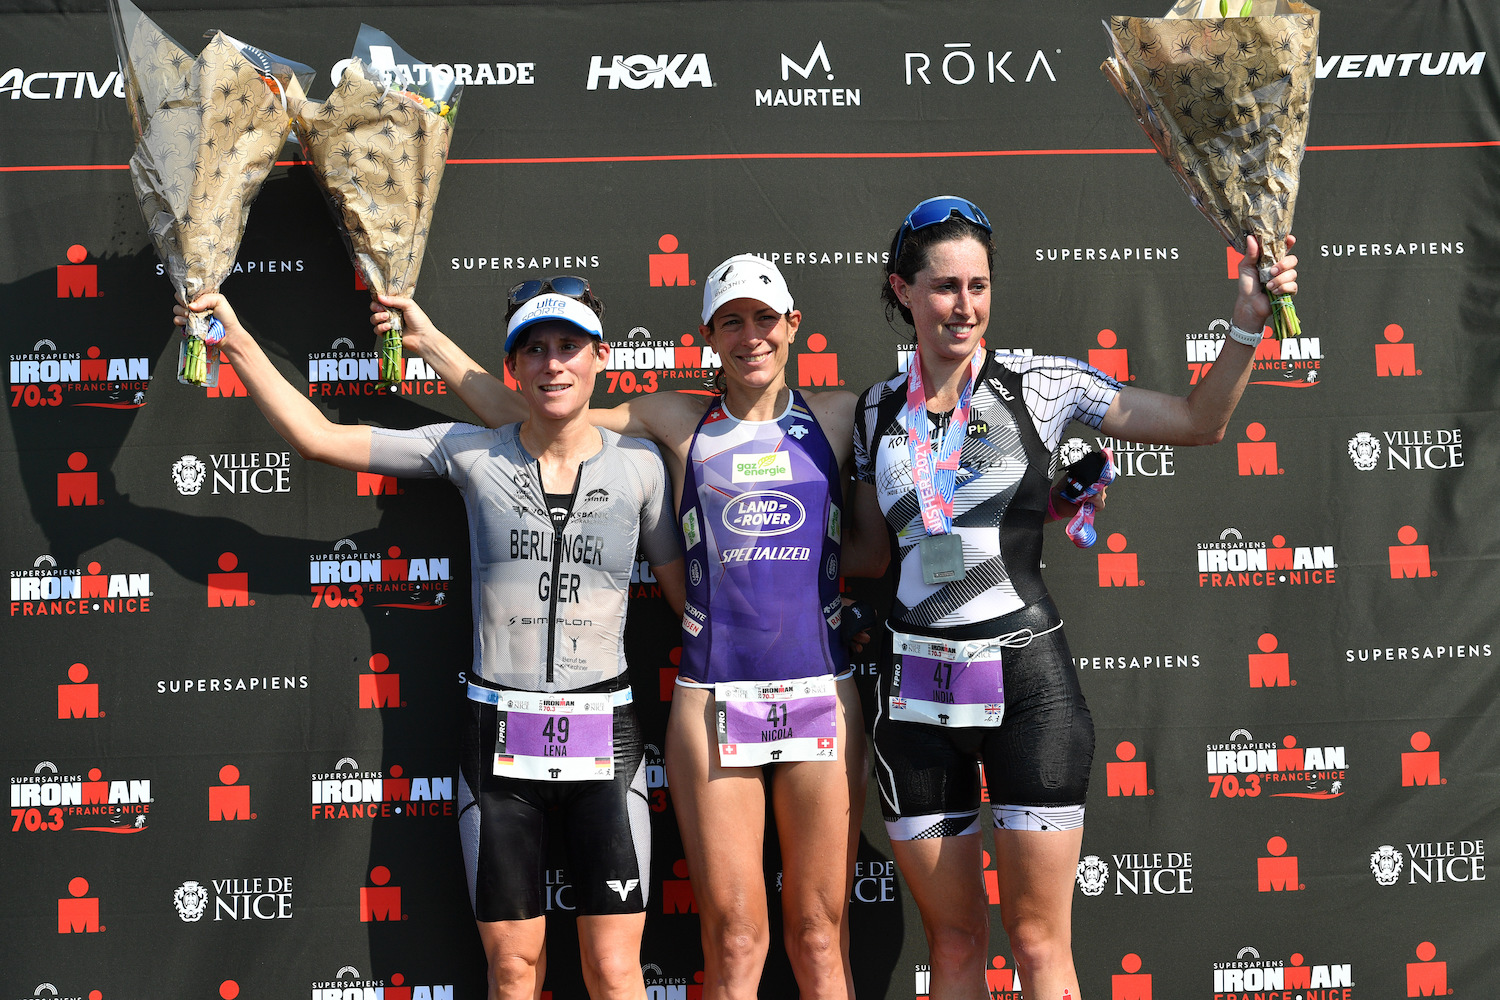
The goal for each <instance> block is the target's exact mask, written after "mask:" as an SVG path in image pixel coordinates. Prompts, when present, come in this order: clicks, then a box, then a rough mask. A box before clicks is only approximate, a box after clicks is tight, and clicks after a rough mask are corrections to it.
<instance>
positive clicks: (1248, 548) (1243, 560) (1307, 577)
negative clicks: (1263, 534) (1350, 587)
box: [1198, 528, 1338, 587]
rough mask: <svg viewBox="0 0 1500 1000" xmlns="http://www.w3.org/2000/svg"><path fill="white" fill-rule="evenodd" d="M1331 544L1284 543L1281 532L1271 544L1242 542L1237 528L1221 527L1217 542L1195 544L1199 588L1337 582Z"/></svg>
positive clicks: (1305, 584)
mask: <svg viewBox="0 0 1500 1000" xmlns="http://www.w3.org/2000/svg"><path fill="white" fill-rule="evenodd" d="M1337 570H1338V562H1337V560H1336V559H1335V558H1334V551H1333V546H1332V545H1298V546H1292V545H1288V544H1287V542H1286V538H1285V536H1283V535H1273V536H1272V537H1271V544H1270V545H1267V544H1266V543H1265V542H1250V541H1246V540H1245V537H1244V535H1243V534H1241V533H1240V530H1239V529H1238V528H1225V529H1224V530H1223V531H1221V532H1220V533H1219V540H1218V541H1217V542H1199V543H1198V586H1199V587H1275V586H1294V587H1296V586H1307V585H1319V586H1321V585H1328V584H1333V583H1336V582H1337V579H1336V573H1337Z"/></svg>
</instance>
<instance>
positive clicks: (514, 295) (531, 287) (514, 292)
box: [506, 274, 593, 308]
mask: <svg viewBox="0 0 1500 1000" xmlns="http://www.w3.org/2000/svg"><path fill="white" fill-rule="evenodd" d="M543 292H556V293H557V294H559V295H566V296H567V297H568V298H570V299H578V300H579V301H580V302H586V301H588V300H589V299H590V298H592V297H593V295H592V293H591V292H590V291H589V283H588V280H587V279H585V278H580V277H578V276H576V275H572V274H559V275H556V276H555V277H551V278H540V279H535V278H534V279H532V280H531V281H523V282H521V283H520V284H519V285H516V286H515V287H514V288H512V289H511V290H510V294H509V295H507V296H506V301H507V302H508V303H509V304H510V305H511V307H512V308H514V307H516V306H519V305H521V304H522V303H523V302H528V301H530V300H531V299H534V298H536V297H537V296H538V295H541V294H542V293H543Z"/></svg>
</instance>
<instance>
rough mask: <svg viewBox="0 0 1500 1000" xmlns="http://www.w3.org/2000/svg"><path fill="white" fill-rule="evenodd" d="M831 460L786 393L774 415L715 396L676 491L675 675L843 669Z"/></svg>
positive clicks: (738, 677)
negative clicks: (683, 578) (678, 600)
mask: <svg viewBox="0 0 1500 1000" xmlns="http://www.w3.org/2000/svg"><path fill="white" fill-rule="evenodd" d="M841 499H842V496H841V494H840V489H839V467H838V460H837V459H836V458H835V457H834V454H833V448H832V447H830V446H829V444H828V439H827V438H826V437H824V435H823V430H822V428H821V427H819V426H818V420H817V418H816V417H815V416H813V414H812V411H811V410H809V409H808V407H807V403H806V401H805V400H804V399H803V398H802V396H801V395H800V394H799V393H797V392H796V391H795V390H793V391H792V392H791V398H790V399H789V400H788V402H787V406H786V409H785V410H784V411H782V413H781V415H780V416H779V417H778V418H777V419H775V420H761V421H752V420H740V419H738V418H737V417H735V416H733V415H732V414H730V412H729V411H728V410H727V409H726V408H725V406H724V401H723V400H722V399H720V400H719V401H718V402H716V403H714V405H713V406H711V407H710V408H709V410H708V412H707V413H705V414H704V415H703V419H702V420H701V421H699V423H698V429H697V431H696V432H695V433H694V435H693V443H692V447H691V448H690V450H689V452H688V462H687V472H686V480H685V481H684V483H683V488H682V507H683V509H682V516H681V517H680V518H679V519H678V528H679V529H680V530H681V531H682V548H683V553H684V554H685V556H686V559H687V587H688V589H687V608H686V611H685V613H684V614H683V616H682V663H681V666H680V670H679V673H678V679H679V680H680V681H682V682H685V683H690V684H696V685H711V684H715V683H719V682H723V681H768V680H788V679H792V678H799V677H818V676H823V675H827V674H832V675H835V676H836V675H838V674H842V673H843V672H844V671H845V670H846V669H847V657H846V655H845V653H844V646H843V644H842V643H841V642H840V641H839V632H838V626H839V621H840V618H841V615H842V611H843V604H842V602H841V601H840V599H839V519H840V517H841V513H842V512H841V510H840V506H839V504H840V501H841Z"/></svg>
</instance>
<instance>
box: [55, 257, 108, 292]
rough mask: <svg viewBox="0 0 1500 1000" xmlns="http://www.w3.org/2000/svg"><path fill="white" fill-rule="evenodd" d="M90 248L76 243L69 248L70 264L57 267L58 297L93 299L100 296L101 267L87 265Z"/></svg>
mask: <svg viewBox="0 0 1500 1000" xmlns="http://www.w3.org/2000/svg"><path fill="white" fill-rule="evenodd" d="M88 258H89V252H88V248H87V247H84V246H83V245H82V244H79V243H74V244H73V245H72V246H70V247H68V262H67V263H66V264H59V265H57V297H58V298H60V299H78V298H83V299H92V298H97V297H98V296H99V266H98V265H97V264H85V263H84V261H86V260H88Z"/></svg>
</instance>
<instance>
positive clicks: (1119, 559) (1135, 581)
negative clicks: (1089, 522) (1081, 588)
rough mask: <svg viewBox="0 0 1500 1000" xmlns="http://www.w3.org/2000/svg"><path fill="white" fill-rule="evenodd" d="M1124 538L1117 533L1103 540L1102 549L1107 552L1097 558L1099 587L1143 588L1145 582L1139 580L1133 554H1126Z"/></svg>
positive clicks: (1138, 570) (1138, 568)
mask: <svg viewBox="0 0 1500 1000" xmlns="http://www.w3.org/2000/svg"><path fill="white" fill-rule="evenodd" d="M1126 544H1127V543H1126V540H1125V536H1124V535H1122V534H1120V533H1119V532H1118V531H1116V532H1114V533H1113V534H1111V535H1110V536H1109V538H1107V539H1105V542H1104V547H1105V548H1107V549H1109V551H1108V552H1101V553H1099V555H1098V556H1097V558H1098V560H1099V586H1101V587H1144V586H1145V585H1146V581H1145V580H1142V579H1141V574H1140V567H1139V565H1138V563H1137V562H1136V554H1135V553H1134V552H1126V551H1125V546H1126Z"/></svg>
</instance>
